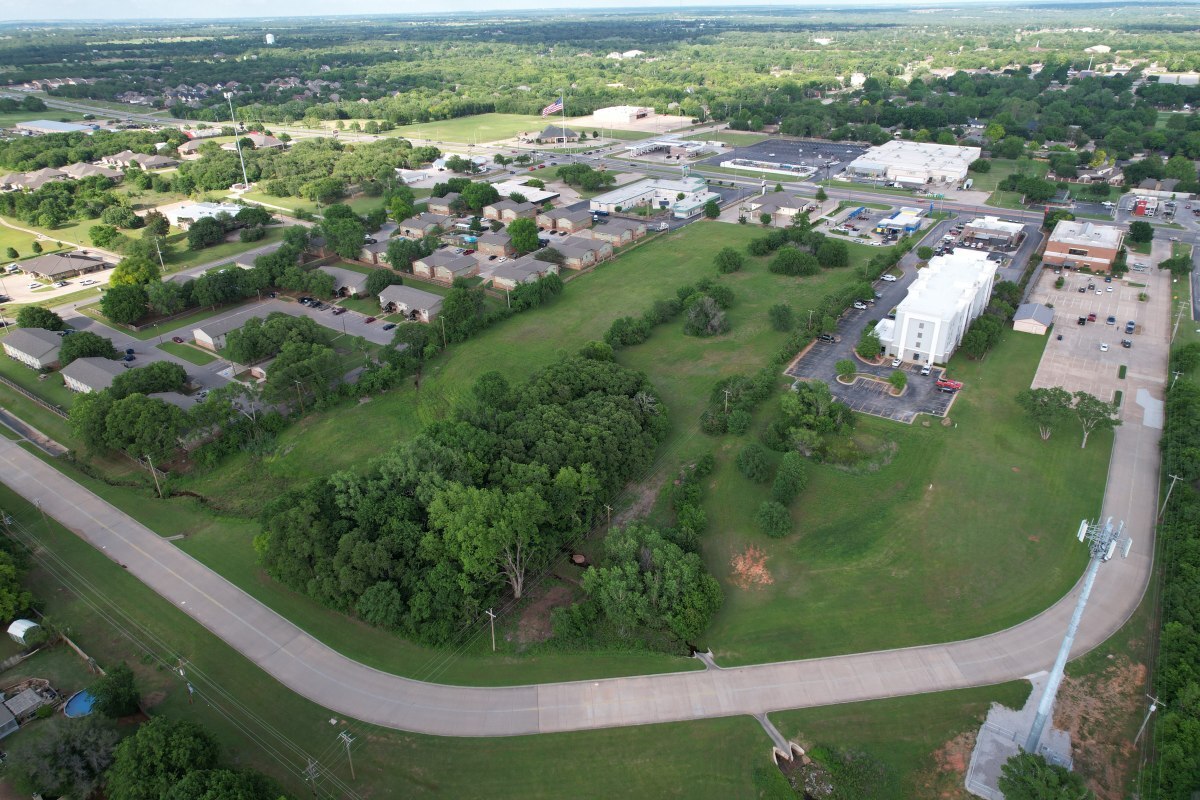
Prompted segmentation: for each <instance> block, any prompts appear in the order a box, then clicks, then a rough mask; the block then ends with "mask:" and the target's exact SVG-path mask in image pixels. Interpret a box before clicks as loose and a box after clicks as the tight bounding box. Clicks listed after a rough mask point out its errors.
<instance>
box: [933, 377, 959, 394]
mask: <svg viewBox="0 0 1200 800" xmlns="http://www.w3.org/2000/svg"><path fill="white" fill-rule="evenodd" d="M937 387H938V388H939V389H954V390H955V391H957V390H959V389H961V388H962V387H963V385H962V381H952V380H950V379H949V378H939V379H938V382H937Z"/></svg>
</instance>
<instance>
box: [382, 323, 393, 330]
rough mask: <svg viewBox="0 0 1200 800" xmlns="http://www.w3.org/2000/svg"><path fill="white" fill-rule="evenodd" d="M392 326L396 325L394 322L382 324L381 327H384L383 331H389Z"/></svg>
mask: <svg viewBox="0 0 1200 800" xmlns="http://www.w3.org/2000/svg"><path fill="white" fill-rule="evenodd" d="M394 327H396V323H394V322H389V323H388V324H387V325H384V326H383V329H384V330H385V331H390V330H391V329H392V328H394Z"/></svg>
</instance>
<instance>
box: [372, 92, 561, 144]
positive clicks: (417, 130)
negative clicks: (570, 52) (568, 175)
mask: <svg viewBox="0 0 1200 800" xmlns="http://www.w3.org/2000/svg"><path fill="white" fill-rule="evenodd" d="M547 102H549V100H547ZM568 110H569V109H568ZM548 122H549V120H547V119H545V118H543V117H540V116H537V115H533V114H530V115H525V114H476V115H474V116H470V117H456V118H454V119H446V120H439V121H437V122H423V123H420V124H419V125H403V126H401V127H398V128H396V129H394V130H391V131H388V132H387V133H386V134H385V135H386V136H399V137H401V138H404V139H429V140H432V141H435V142H454V143H459V144H468V143H475V144H483V143H486V142H495V141H499V140H501V139H511V138H512V137H514V136H516V135H517V134H518V133H521V132H522V131H531V132H533V131H540V130H542V129H543V128H545V127H546V125H547V124H548ZM571 123H572V120H570V119H568V120H567V127H571ZM554 124H559V125H561V124H562V121H561V119H556V120H554ZM576 130H578V128H577V129H576Z"/></svg>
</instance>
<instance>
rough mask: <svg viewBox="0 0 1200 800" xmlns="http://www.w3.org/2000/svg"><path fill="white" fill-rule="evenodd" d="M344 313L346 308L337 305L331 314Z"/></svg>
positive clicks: (336, 315) (338, 314) (339, 314)
mask: <svg viewBox="0 0 1200 800" xmlns="http://www.w3.org/2000/svg"><path fill="white" fill-rule="evenodd" d="M345 313H346V309H344V308H342V307H341V306H338V307H337V308H335V309H334V310H333V315H334V316H335V317H340V316H341V315H342V314H345Z"/></svg>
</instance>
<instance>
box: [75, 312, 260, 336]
mask: <svg viewBox="0 0 1200 800" xmlns="http://www.w3.org/2000/svg"><path fill="white" fill-rule="evenodd" d="M240 307H241V304H237V305H231V306H217V307H216V308H202V309H199V310H197V311H195V312H193V313H191V314H187V315H185V316H182V317H176V318H175V319H172V320H168V321H167V322H163V323H161V324H159V325H152V326H151V327H149V328H145V329H143V330H140V331H135V330H130V329H129V328H121V329H120V330H121V332H122V333H125V334H127V335H129V336H132V337H133V338H135V339H141V340H142V341H143V342H147V341H149V340H151V339H157V338H158V337H159V336H163V335H164V334H166V333H169V332H170V331H175V330H181V329H187V332H186V334H182V335H183V336H184V338H187V337H188V336H191V326H194V325H197V324H198V323H200V322H203V321H204V320H206V319H209V318H211V317H215V316H218V315H220V314H228V313H231V312H234V311H236V310H237V309H238V308H240ZM79 311H80V313H82V314H86V315H87V316H89V317H91V318H92V319H94V320H96V321H97V322H103V323H104V324H105V325H113V323H112V322H109V320H108V318H107V317H105V316H104V315H103V314H101V313H100V305H99V304H96V305H90V306H82V307H81V308H80V309H79ZM114 327H116V326H114Z"/></svg>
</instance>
